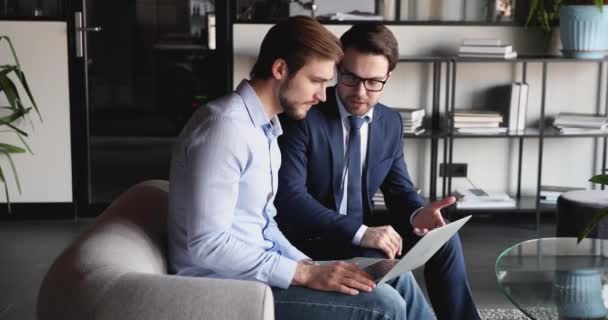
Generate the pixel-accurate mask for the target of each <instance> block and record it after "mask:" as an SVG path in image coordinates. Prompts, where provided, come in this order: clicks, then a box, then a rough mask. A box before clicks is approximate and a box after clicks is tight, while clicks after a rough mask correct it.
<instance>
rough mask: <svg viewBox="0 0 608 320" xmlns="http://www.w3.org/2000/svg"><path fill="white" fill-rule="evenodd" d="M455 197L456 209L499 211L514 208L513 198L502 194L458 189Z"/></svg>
mask: <svg viewBox="0 0 608 320" xmlns="http://www.w3.org/2000/svg"><path fill="white" fill-rule="evenodd" d="M453 195H454V196H455V197H456V199H457V201H456V208H458V209H501V208H515V206H516V203H515V200H513V198H511V197H509V195H508V194H506V193H503V192H486V191H484V190H482V189H458V190H456V191H455V192H454V193H453Z"/></svg>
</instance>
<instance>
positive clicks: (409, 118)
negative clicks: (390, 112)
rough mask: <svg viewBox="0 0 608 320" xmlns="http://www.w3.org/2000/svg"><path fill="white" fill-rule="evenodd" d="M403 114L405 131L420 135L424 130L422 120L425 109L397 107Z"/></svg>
mask: <svg viewBox="0 0 608 320" xmlns="http://www.w3.org/2000/svg"><path fill="white" fill-rule="evenodd" d="M395 110H396V111H397V112H399V114H400V115H401V120H402V121H403V133H406V134H414V135H418V134H421V133H423V132H424V128H423V127H422V120H423V119H424V109H409V108H397V109H395Z"/></svg>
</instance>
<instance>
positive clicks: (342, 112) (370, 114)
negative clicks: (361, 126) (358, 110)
mask: <svg viewBox="0 0 608 320" xmlns="http://www.w3.org/2000/svg"><path fill="white" fill-rule="evenodd" d="M334 92H335V94H336V101H337V102H338V111H339V112H340V119H342V121H346V122H348V120H347V119H346V118H348V117H349V116H351V114H350V112H348V110H346V107H345V106H344V103H343V102H342V100H341V99H340V96H339V95H338V88H336V90H334ZM366 117H367V123H371V122H372V120H373V118H374V107H372V108H371V109H369V111H368V112H367V113H366V114H365V115H363V117H362V118H366Z"/></svg>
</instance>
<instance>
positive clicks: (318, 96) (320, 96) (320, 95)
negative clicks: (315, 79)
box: [315, 85, 326, 102]
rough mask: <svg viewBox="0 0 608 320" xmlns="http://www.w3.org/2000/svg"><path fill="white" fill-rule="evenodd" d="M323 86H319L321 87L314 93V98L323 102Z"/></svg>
mask: <svg viewBox="0 0 608 320" xmlns="http://www.w3.org/2000/svg"><path fill="white" fill-rule="evenodd" d="M325 98H326V97H325V86H324V85H323V86H321V89H320V90H318V91H317V92H316V93H315V99H316V100H319V101H323V102H325Z"/></svg>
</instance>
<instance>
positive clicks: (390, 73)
mask: <svg viewBox="0 0 608 320" xmlns="http://www.w3.org/2000/svg"><path fill="white" fill-rule="evenodd" d="M391 75H393V72H392V71H389V72H388V76H387V77H386V80H388V78H390V77H391Z"/></svg>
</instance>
